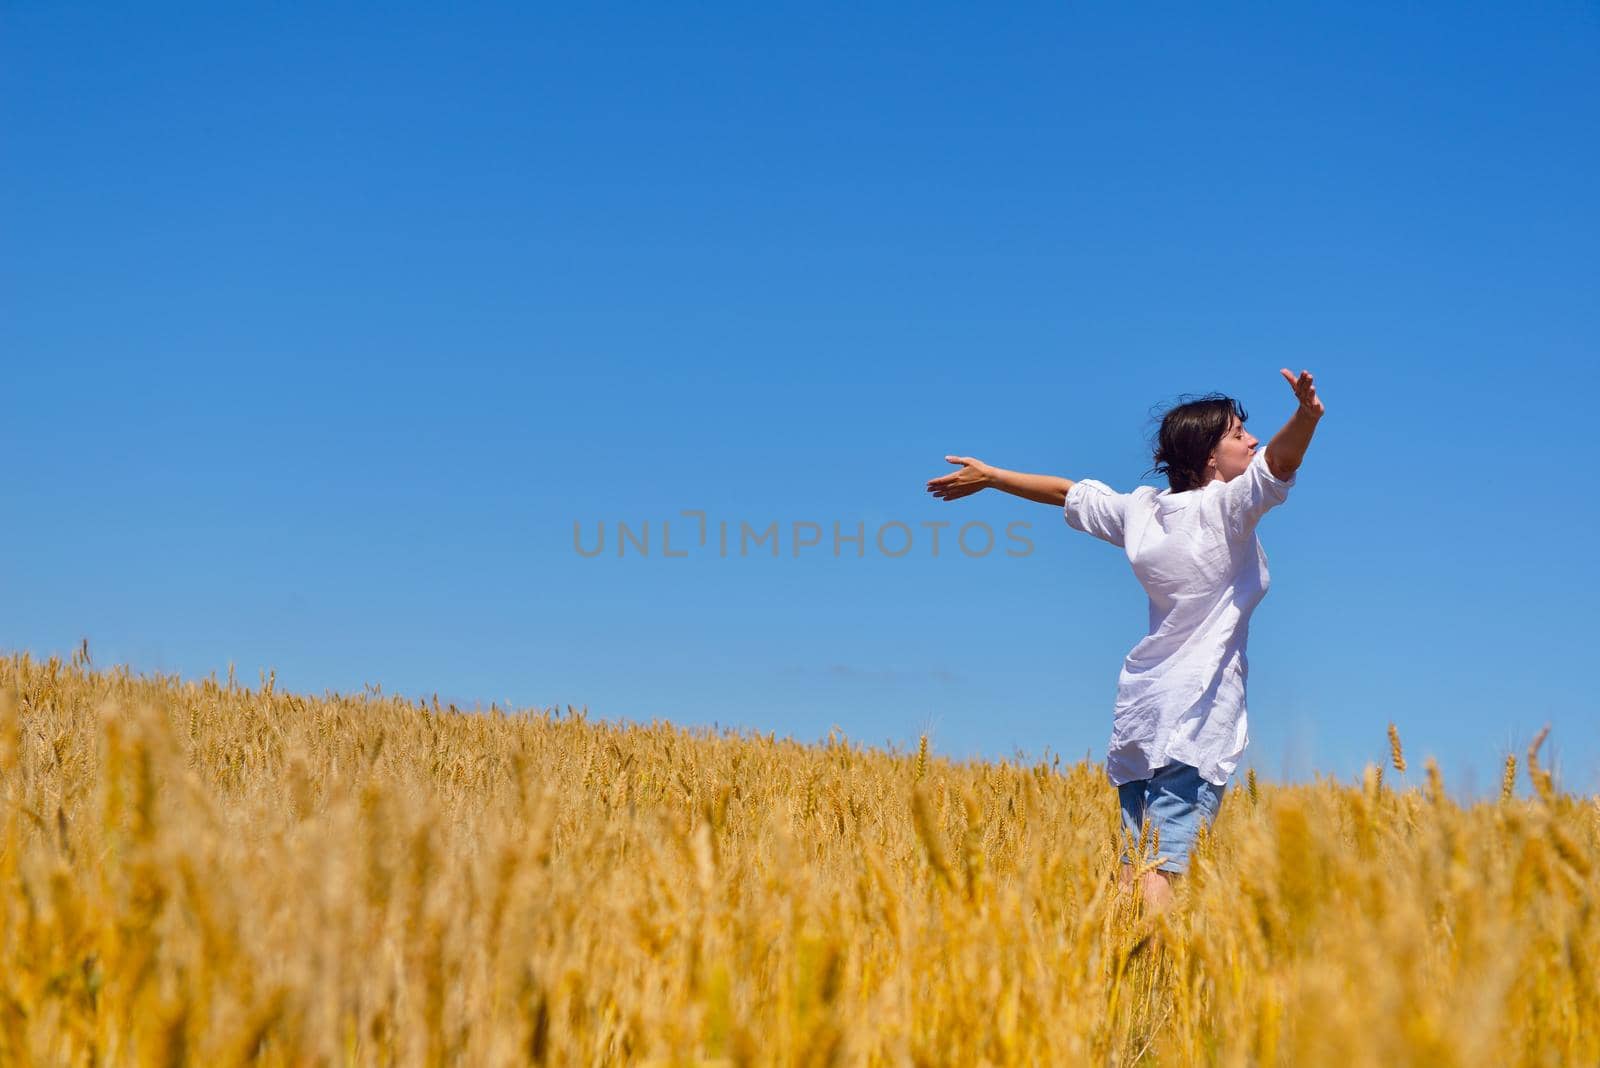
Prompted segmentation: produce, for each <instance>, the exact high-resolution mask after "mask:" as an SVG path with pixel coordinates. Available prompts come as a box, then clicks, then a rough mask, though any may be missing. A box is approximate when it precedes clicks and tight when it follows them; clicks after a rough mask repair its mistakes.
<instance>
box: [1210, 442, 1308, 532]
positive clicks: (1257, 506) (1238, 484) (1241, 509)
mask: <svg viewBox="0 0 1600 1068" xmlns="http://www.w3.org/2000/svg"><path fill="white" fill-rule="evenodd" d="M1294 482H1295V480H1294V477H1290V478H1289V479H1287V480H1285V479H1281V478H1278V477H1277V476H1276V475H1274V474H1273V473H1272V469H1271V468H1269V467H1268V466H1267V450H1266V447H1265V446H1263V447H1261V448H1260V449H1257V450H1256V454H1255V455H1254V456H1252V457H1250V464H1249V466H1247V467H1246V468H1245V469H1244V473H1243V474H1241V475H1238V476H1237V477H1235V478H1232V479H1229V480H1228V481H1227V482H1224V483H1222V489H1221V491H1220V492H1219V493H1218V495H1217V496H1218V498H1219V499H1220V501H1221V504H1222V524H1223V527H1224V528H1225V529H1226V530H1227V532H1228V536H1229V537H1230V538H1242V537H1245V536H1246V535H1248V534H1250V533H1251V532H1252V531H1253V530H1255V526H1256V524H1257V523H1258V522H1260V521H1261V517H1262V516H1264V515H1266V514H1267V512H1269V511H1271V510H1272V509H1273V508H1276V507H1277V506H1278V505H1280V504H1282V503H1283V502H1284V501H1286V500H1287V499H1288V498H1289V487H1291V486H1293V485H1294Z"/></svg>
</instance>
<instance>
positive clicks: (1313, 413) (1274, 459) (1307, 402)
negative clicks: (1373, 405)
mask: <svg viewBox="0 0 1600 1068" xmlns="http://www.w3.org/2000/svg"><path fill="white" fill-rule="evenodd" d="M1278 373H1279V374H1281V375H1283V377H1284V378H1285V379H1287V380H1288V382H1289V385H1290V387H1292V388H1293V389H1294V395H1295V396H1296V397H1298V398H1299V399H1300V407H1299V408H1296V409H1295V413H1294V414H1293V415H1291V416H1290V417H1289V421H1288V422H1287V423H1285V424H1284V425H1283V429H1282V430H1280V431H1278V432H1277V433H1276V434H1274V435H1273V436H1272V440H1271V441H1269V442H1267V468H1268V469H1269V470H1270V471H1271V472H1272V474H1273V476H1274V477H1275V478H1280V479H1285V480H1287V479H1290V478H1293V477H1294V473H1295V472H1296V471H1298V470H1300V465H1301V463H1303V462H1304V461H1305V458H1306V449H1308V448H1310V446H1311V435H1312V434H1313V433H1315V432H1316V429H1317V421H1318V420H1319V419H1321V418H1322V412H1323V408H1322V401H1321V400H1319V399H1318V398H1317V387H1316V386H1315V385H1313V384H1312V381H1311V372H1310V371H1301V372H1300V377H1299V378H1295V376H1294V375H1292V374H1290V373H1289V369H1288V368H1287V367H1285V368H1283V369H1282V370H1280V371H1279V372H1278Z"/></svg>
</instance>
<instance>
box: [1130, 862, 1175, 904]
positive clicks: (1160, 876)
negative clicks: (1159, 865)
mask: <svg viewBox="0 0 1600 1068" xmlns="http://www.w3.org/2000/svg"><path fill="white" fill-rule="evenodd" d="M1179 878H1180V876H1179V875H1178V873H1177V872H1170V871H1147V872H1145V873H1144V876H1143V878H1141V879H1140V880H1139V885H1140V889H1142V890H1143V891H1144V899H1145V901H1146V902H1147V903H1148V904H1149V906H1150V907H1151V908H1152V909H1153V910H1154V911H1156V912H1164V911H1166V909H1168V908H1170V907H1171V905H1172V900H1173V894H1172V884H1173V883H1174V882H1176V881H1177V880H1178V879H1179ZM1117 885H1118V886H1120V887H1122V888H1123V889H1124V890H1127V889H1130V888H1131V887H1132V886H1133V865H1132V864H1128V863H1126V862H1124V863H1123V865H1122V870H1121V871H1119V872H1118V873H1117Z"/></svg>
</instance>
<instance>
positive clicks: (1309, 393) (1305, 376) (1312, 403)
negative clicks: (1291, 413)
mask: <svg viewBox="0 0 1600 1068" xmlns="http://www.w3.org/2000/svg"><path fill="white" fill-rule="evenodd" d="M1278 373H1279V374H1281V375H1282V376H1283V377H1284V378H1285V379H1286V380H1287V381H1288V383H1289V388H1291V389H1293V390H1294V395H1295V396H1296V397H1298V398H1299V400H1300V409H1301V410H1302V411H1304V412H1306V413H1307V414H1309V415H1311V416H1312V417H1314V418H1317V419H1321V418H1322V401H1320V400H1318V399H1317V387H1316V386H1315V385H1313V384H1312V382H1311V372H1310V371H1301V372H1300V377H1299V378H1296V377H1295V376H1294V375H1292V374H1290V373H1289V369H1288V368H1287V367H1285V368H1282V369H1280V370H1279V371H1278Z"/></svg>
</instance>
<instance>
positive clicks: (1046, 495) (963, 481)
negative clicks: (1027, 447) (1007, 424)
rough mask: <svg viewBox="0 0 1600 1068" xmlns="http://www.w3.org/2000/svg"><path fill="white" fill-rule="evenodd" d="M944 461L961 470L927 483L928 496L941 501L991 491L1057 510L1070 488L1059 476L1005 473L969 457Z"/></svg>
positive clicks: (1002, 469) (1003, 470) (1064, 479)
mask: <svg viewBox="0 0 1600 1068" xmlns="http://www.w3.org/2000/svg"><path fill="white" fill-rule="evenodd" d="M945 459H946V460H948V461H950V462H951V463H953V464H960V465H961V470H959V471H952V472H950V473H949V474H948V475H943V476H941V477H939V478H930V479H929V480H928V492H929V493H931V494H933V495H934V496H935V497H937V498H939V499H940V500H942V501H954V500H959V499H960V498H962V497H966V496H968V495H969V494H973V493H977V492H978V491H979V490H982V489H990V488H993V489H997V490H1001V491H1003V492H1006V493H1010V494H1012V495H1013V496H1017V497H1021V498H1023V499H1024V500H1029V501H1038V502H1039V503H1040V504H1053V505H1055V506H1056V507H1057V508H1060V507H1062V506H1064V505H1065V504H1066V503H1067V491H1068V490H1069V489H1071V488H1072V479H1070V478H1061V477H1060V476H1059V475H1029V474H1024V473H1023V472H1021V471H1007V470H1006V469H1005V468H1003V467H991V466H989V465H988V464H986V463H984V462H983V461H982V460H974V459H973V458H972V457H970V456H946V457H945Z"/></svg>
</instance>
